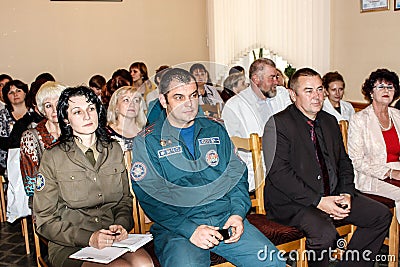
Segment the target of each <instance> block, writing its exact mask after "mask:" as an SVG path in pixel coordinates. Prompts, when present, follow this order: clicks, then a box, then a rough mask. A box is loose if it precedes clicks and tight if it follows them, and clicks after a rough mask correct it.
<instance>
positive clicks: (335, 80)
mask: <svg viewBox="0 0 400 267" xmlns="http://www.w3.org/2000/svg"><path fill="white" fill-rule="evenodd" d="M322 85H323V86H324V89H325V93H326V95H327V98H325V101H324V105H323V108H322V109H323V110H325V111H326V112H328V113H329V114H331V115H333V116H335V117H336V120H337V121H341V120H346V121H348V120H349V119H350V117H351V116H352V115H353V114H354V113H355V111H354V108H353V106H352V105H351V104H350V103H349V102H346V101H343V100H342V98H343V94H344V86H345V84H344V80H343V76H342V75H340V73H339V72H337V71H335V72H328V73H327V74H325V75H324V77H322Z"/></svg>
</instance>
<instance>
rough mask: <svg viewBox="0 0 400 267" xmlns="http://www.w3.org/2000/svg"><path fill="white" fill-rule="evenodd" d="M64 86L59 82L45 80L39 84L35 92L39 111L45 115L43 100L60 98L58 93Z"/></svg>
mask: <svg viewBox="0 0 400 267" xmlns="http://www.w3.org/2000/svg"><path fill="white" fill-rule="evenodd" d="M65 88H67V87H66V86H64V85H62V84H61V83H59V82H52V81H49V82H45V83H44V84H42V86H40V88H39V91H38V92H37V93H36V97H35V99H36V104H37V108H38V110H39V112H40V113H41V114H42V115H43V116H45V113H44V104H45V101H46V100H48V99H52V98H57V99H58V98H60V95H61V93H62V91H64V89H65Z"/></svg>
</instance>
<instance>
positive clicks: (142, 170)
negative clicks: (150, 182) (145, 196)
mask: <svg viewBox="0 0 400 267" xmlns="http://www.w3.org/2000/svg"><path fill="white" fill-rule="evenodd" d="M146 173H147V168H146V165H144V163H143V162H139V161H137V162H135V163H133V164H132V168H131V177H132V179H133V180H134V181H136V182H138V181H140V180H142V179H143V178H144V177H145V176H146Z"/></svg>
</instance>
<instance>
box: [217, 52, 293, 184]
mask: <svg viewBox="0 0 400 267" xmlns="http://www.w3.org/2000/svg"><path fill="white" fill-rule="evenodd" d="M249 78H250V81H251V84H250V86H249V87H248V88H246V89H245V90H243V91H242V92H240V93H239V94H237V95H235V96H234V97H232V98H230V99H229V100H228V102H226V104H225V107H224V109H223V110H222V119H223V120H224V123H225V127H226V130H227V131H228V134H229V136H238V137H243V138H249V137H250V134H251V133H257V134H258V135H259V136H262V135H263V133H264V125H265V123H266V122H267V121H268V118H269V117H271V116H272V115H273V114H275V113H277V112H279V111H281V110H283V109H285V108H286V107H287V106H288V105H290V104H291V103H292V102H291V101H290V98H289V93H288V90H286V89H285V88H283V87H281V86H277V85H278V73H277V70H276V66H275V63H274V62H273V61H272V60H270V59H266V58H262V59H257V60H256V61H254V62H253V63H252V64H251V66H250V69H249ZM238 153H239V156H240V158H241V159H242V160H243V161H244V162H246V164H247V168H248V169H249V185H250V188H249V191H252V190H254V189H255V188H256V186H258V184H257V185H256V184H255V181H254V170H253V163H252V158H251V153H248V152H243V151H239V152H238Z"/></svg>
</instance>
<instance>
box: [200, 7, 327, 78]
mask: <svg viewBox="0 0 400 267" xmlns="http://www.w3.org/2000/svg"><path fill="white" fill-rule="evenodd" d="M207 13H208V14H207V15H208V23H209V24H208V38H209V51H210V60H211V61H212V62H217V63H219V64H223V65H228V66H231V65H233V64H235V62H237V61H238V60H239V59H240V58H242V57H244V56H246V54H247V53H249V52H250V51H251V50H253V49H255V48H264V49H268V50H270V51H271V52H272V53H274V54H277V55H279V56H281V57H283V58H284V59H285V60H287V61H288V62H289V63H290V64H292V65H293V67H295V68H300V67H305V66H308V67H312V68H314V69H315V70H317V71H318V72H320V73H321V74H324V73H325V72H327V71H328V70H329V63H330V0H207Z"/></svg>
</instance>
